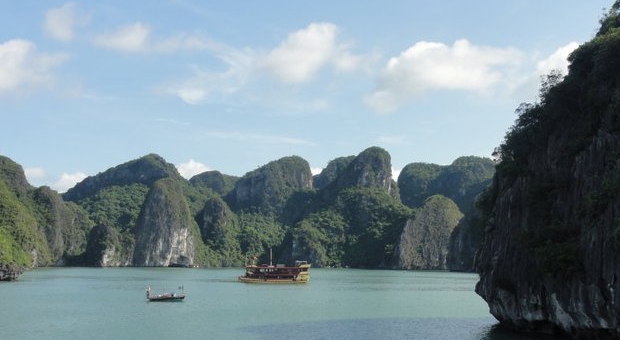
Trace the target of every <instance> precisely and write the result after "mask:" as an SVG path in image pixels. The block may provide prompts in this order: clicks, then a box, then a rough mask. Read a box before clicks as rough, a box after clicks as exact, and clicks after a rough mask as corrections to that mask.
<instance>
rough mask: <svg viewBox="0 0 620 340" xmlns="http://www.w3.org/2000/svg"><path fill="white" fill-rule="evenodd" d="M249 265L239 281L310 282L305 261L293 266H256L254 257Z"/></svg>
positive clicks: (308, 268) (297, 262) (308, 266)
mask: <svg viewBox="0 0 620 340" xmlns="http://www.w3.org/2000/svg"><path fill="white" fill-rule="evenodd" d="M252 260H253V261H252V263H251V264H246V266H245V274H244V275H243V276H239V281H241V282H246V283H307V282H308V281H310V264H309V263H308V262H306V261H295V265H294V266H285V265H283V264H277V265H275V266H274V265H272V264H271V261H270V263H269V265H266V264H262V265H260V266H257V265H256V263H255V262H256V257H253V258H252Z"/></svg>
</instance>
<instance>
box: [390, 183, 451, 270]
mask: <svg viewBox="0 0 620 340" xmlns="http://www.w3.org/2000/svg"><path fill="white" fill-rule="evenodd" d="M462 218H463V214H462V213H461V212H460V211H459V209H458V207H457V206H456V204H455V203H454V202H453V201H452V200H450V199H449V198H446V197H444V196H441V195H435V196H431V197H429V198H428V199H427V200H426V202H424V205H423V206H422V207H421V208H420V209H418V211H417V212H416V215H415V218H413V219H410V220H408V221H407V224H406V225H405V228H404V229H403V232H402V234H401V236H400V241H399V243H398V246H397V248H396V251H395V252H394V254H395V257H396V262H395V268H399V269H431V270H437V269H444V270H445V269H448V262H447V260H448V247H449V244H450V235H451V234H452V232H453V230H454V228H455V227H456V226H457V225H458V224H459V221H460V220H461V219H462Z"/></svg>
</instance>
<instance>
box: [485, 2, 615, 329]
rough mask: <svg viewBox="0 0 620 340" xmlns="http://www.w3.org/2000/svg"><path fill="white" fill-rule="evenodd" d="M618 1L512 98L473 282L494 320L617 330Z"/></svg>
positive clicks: (528, 326) (517, 325)
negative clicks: (515, 103)
mask: <svg viewBox="0 0 620 340" xmlns="http://www.w3.org/2000/svg"><path fill="white" fill-rule="evenodd" d="M619 9H620V2H616V3H615V4H614V5H613V6H612V8H611V10H610V11H609V13H608V14H607V15H606V16H605V17H604V18H603V19H602V20H601V24H602V25H601V28H600V29H599V31H598V33H597V34H596V36H595V37H594V38H593V39H592V40H591V41H589V42H587V43H585V44H583V45H581V46H580V47H579V48H578V49H577V50H575V51H574V52H573V53H572V54H571V56H570V58H569V61H570V67H569V73H568V75H566V77H562V76H561V75H559V74H557V73H552V74H550V75H549V76H548V77H547V79H546V80H545V81H544V82H543V85H542V87H541V94H540V102H538V103H535V104H523V105H521V107H520V108H519V109H518V112H517V113H518V114H519V118H518V119H517V121H516V123H515V125H514V126H513V127H512V128H511V130H510V131H509V132H508V133H507V134H506V139H505V142H504V144H502V146H501V163H499V165H498V167H497V173H496V175H495V178H494V181H493V186H492V188H491V189H490V190H489V191H488V192H486V194H485V196H484V199H482V200H481V204H480V205H481V207H483V208H484V209H483V212H484V215H483V217H484V219H485V221H486V230H485V234H484V241H483V243H482V247H481V250H480V253H479V257H478V258H477V270H478V272H479V273H480V281H479V283H478V284H477V286H476V292H477V293H478V294H480V295H481V296H482V297H483V298H484V299H485V300H486V301H487V302H488V304H489V307H490V311H491V313H492V314H493V315H494V316H495V317H496V318H497V319H498V320H500V322H501V323H502V324H504V325H507V326H510V327H514V328H517V329H520V330H531V331H539V332H560V333H564V334H567V335H569V336H572V337H574V338H584V339H586V338H587V339H618V338H620V294H617V292H618V291H620V280H619V279H618V278H620V251H619V249H620V227H619V224H618V216H620V153H619V152H618V151H619V150H620V13H619Z"/></svg>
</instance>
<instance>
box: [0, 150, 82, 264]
mask: <svg viewBox="0 0 620 340" xmlns="http://www.w3.org/2000/svg"><path fill="white" fill-rule="evenodd" d="M91 226H92V222H91V221H90V219H89V218H88V216H87V214H86V212H85V211H83V210H82V209H80V208H79V207H78V206H76V205H75V204H73V203H70V202H65V201H63V200H62V198H61V196H60V195H59V194H58V193H57V192H56V191H53V190H51V189H50V188H48V187H41V188H34V187H32V186H31V185H30V184H28V181H27V180H26V176H25V175H24V171H23V169H22V167H21V166H20V165H18V164H17V163H15V162H13V161H12V160H11V159H9V158H7V157H2V156H0V266H1V265H3V264H13V265H17V266H24V267H36V266H47V265H63V264H65V263H66V262H67V261H69V260H70V259H71V258H72V257H73V256H77V255H79V254H81V252H82V251H83V250H84V248H85V246H86V238H85V235H86V233H87V232H88V230H90V228H91Z"/></svg>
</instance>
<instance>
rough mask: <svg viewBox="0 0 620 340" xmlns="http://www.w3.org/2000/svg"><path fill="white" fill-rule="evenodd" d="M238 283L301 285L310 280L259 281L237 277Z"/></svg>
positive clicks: (259, 279)
mask: <svg viewBox="0 0 620 340" xmlns="http://www.w3.org/2000/svg"><path fill="white" fill-rule="evenodd" d="M239 281H241V282H245V283H261V284H270V283H271V284H303V283H308V281H310V278H308V279H300V280H292V279H287V280H278V279H261V278H251V277H245V276H239Z"/></svg>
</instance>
